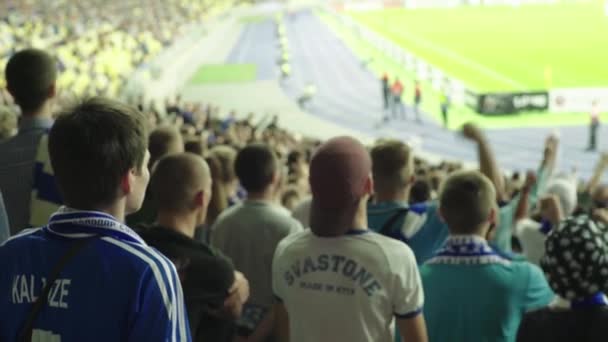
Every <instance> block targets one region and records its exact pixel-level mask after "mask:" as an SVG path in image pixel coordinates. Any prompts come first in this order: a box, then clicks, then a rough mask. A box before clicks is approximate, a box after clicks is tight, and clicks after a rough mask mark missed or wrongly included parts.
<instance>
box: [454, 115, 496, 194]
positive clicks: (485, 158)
mask: <svg viewBox="0 0 608 342" xmlns="http://www.w3.org/2000/svg"><path fill="white" fill-rule="evenodd" d="M462 133H463V135H464V136H465V138H467V139H469V140H471V141H473V142H474V143H476V144H477V153H478V155H479V171H480V172H481V173H483V174H484V175H485V176H486V177H488V178H489V179H490V180H491V181H492V184H494V187H495V188H496V200H497V201H498V202H502V201H505V200H506V199H507V196H506V191H505V180H504V177H503V175H502V173H501V171H500V168H499V167H498V162H497V161H496V158H495V157H494V152H493V151H492V148H491V146H490V144H489V143H488V141H487V139H486V137H485V135H484V134H483V132H482V131H481V129H480V128H479V127H477V126H476V125H474V124H472V123H467V124H465V125H464V127H463V129H462Z"/></svg>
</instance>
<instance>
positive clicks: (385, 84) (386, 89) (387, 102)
mask: <svg viewBox="0 0 608 342" xmlns="http://www.w3.org/2000/svg"><path fill="white" fill-rule="evenodd" d="M381 83H382V100H384V112H383V114H382V118H383V119H384V121H388V114H387V113H388V110H389V107H390V106H391V85H390V80H389V78H388V74H387V73H384V75H383V76H382V79H381Z"/></svg>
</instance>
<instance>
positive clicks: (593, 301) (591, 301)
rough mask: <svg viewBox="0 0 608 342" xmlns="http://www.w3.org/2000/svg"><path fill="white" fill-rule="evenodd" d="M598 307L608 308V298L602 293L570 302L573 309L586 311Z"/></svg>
mask: <svg viewBox="0 0 608 342" xmlns="http://www.w3.org/2000/svg"><path fill="white" fill-rule="evenodd" d="M598 306H608V298H606V295H605V294H603V293H602V292H598V293H596V294H594V295H593V296H591V297H587V298H585V299H580V300H573V301H572V302H570V307H571V308H572V309H585V308H591V307H598Z"/></svg>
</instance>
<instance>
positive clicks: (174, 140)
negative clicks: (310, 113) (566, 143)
mask: <svg viewBox="0 0 608 342" xmlns="http://www.w3.org/2000/svg"><path fill="white" fill-rule="evenodd" d="M100 6H101V5H100ZM0 25H1V24H0ZM31 30H34V32H37V31H36V30H38V29H35V25H34V26H33V28H31ZM0 32H2V30H0ZM125 32H128V31H125ZM47 50H48V51H53V50H52V49H48V48H47ZM14 52H15V51H10V52H8V53H7V56H8V57H10V58H9V59H8V61H7V63H6V67H5V84H6V91H5V92H4V93H3V99H4V102H5V104H6V105H7V107H6V108H3V109H2V111H1V112H0V133H1V134H2V137H1V139H2V140H1V141H0V161H1V164H0V243H1V245H0V317H2V319H0V341H17V340H19V341H47V340H54V341H57V340H61V341H84V340H86V341H123V340H124V341H190V340H195V341H392V340H393V339H395V340H397V341H398V340H403V341H406V342H410V341H439V342H443V341H467V342H468V341H475V342H476V341H603V340H604V337H603V336H604V335H605V333H604V332H603V331H602V328H603V323H604V322H605V321H606V320H607V319H608V316H607V312H608V310H607V308H608V300H607V299H606V296H605V294H604V293H605V291H607V290H608V230H607V228H606V226H605V224H607V223H608V210H607V208H608V187H606V186H605V185H602V184H601V177H602V175H603V173H604V171H605V170H606V168H607V167H608V156H602V157H601V158H600V160H599V162H598V165H597V168H596V172H595V174H594V176H593V178H592V179H590V180H589V181H587V182H580V181H579V179H577V176H576V174H575V173H562V172H560V171H559V170H558V169H557V168H556V155H557V151H558V149H559V140H558V139H557V138H556V137H555V136H548V137H547V139H546V142H545V148H544V151H543V153H542V155H539V167H538V169H537V170H534V171H528V172H525V173H512V174H510V175H509V176H506V173H505V172H504V170H501V169H500V167H499V165H498V163H497V161H496V158H495V156H494V154H493V151H492V147H491V146H490V144H489V143H488V140H487V139H486V136H485V133H484V131H483V130H481V129H480V128H478V127H476V126H475V125H473V124H467V125H465V126H464V127H463V130H462V134H463V136H464V137H466V138H467V139H469V140H470V141H471V142H473V143H474V145H475V146H476V149H477V151H478V157H479V160H478V162H479V163H478V167H475V168H473V169H471V168H467V167H465V166H464V165H463V163H461V162H458V161H453V162H452V161H444V162H440V163H438V164H437V163H430V162H428V161H427V160H425V159H423V158H421V157H420V156H417V155H415V153H414V152H413V150H412V149H411V148H410V147H409V146H408V145H407V144H405V143H403V142H401V141H398V140H392V139H381V140H378V141H376V142H374V143H373V144H372V145H371V146H364V145H363V144H362V143H361V142H359V141H358V140H357V139H356V138H354V137H336V138H333V139H330V140H328V141H318V140H316V139H309V138H306V137H302V136H299V135H297V134H294V133H291V132H288V131H286V130H284V129H282V128H281V127H280V116H274V117H266V118H262V119H260V118H259V117H256V116H255V115H252V114H246V115H239V114H244V113H234V112H228V113H226V112H223V111H222V109H221V108H218V107H216V106H214V105H213V104H200V103H194V102H189V101H186V100H183V99H182V98H181V97H179V96H177V97H175V98H170V99H167V100H166V101H164V103H163V105H162V106H160V107H162V108H159V106H158V104H150V103H144V101H143V100H142V99H133V100H132V102H131V103H128V104H127V103H123V102H120V101H117V100H115V99H112V97H99V96H94V97H90V98H88V99H85V100H80V101H77V102H73V101H68V100H66V99H65V98H64V97H63V96H62V95H61V82H62V81H61V76H60V75H62V74H60V73H59V71H58V66H57V65H58V63H57V59H56V57H53V56H51V55H50V54H49V53H48V52H45V51H43V50H37V49H25V50H20V51H19V52H17V53H14ZM60 67H61V66H60ZM68 68H70V67H68ZM32 70H33V71H36V72H32ZM91 79H93V80H94V79H95V76H92V78H91ZM83 93H86V91H84V92H83ZM101 93H103V92H101ZM15 107H18V108H19V111H18V113H19V117H17V115H16V113H17V112H15V111H14V108H15ZM30 227H34V228H31V229H30ZM9 235H10V237H9Z"/></svg>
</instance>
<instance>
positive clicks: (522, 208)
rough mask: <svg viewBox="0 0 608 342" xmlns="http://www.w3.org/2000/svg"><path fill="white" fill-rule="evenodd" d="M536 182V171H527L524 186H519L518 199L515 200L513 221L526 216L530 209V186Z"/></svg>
mask: <svg viewBox="0 0 608 342" xmlns="http://www.w3.org/2000/svg"><path fill="white" fill-rule="evenodd" d="M535 184H536V173H534V172H528V174H527V175H526V182H525V184H524V186H523V187H522V188H521V193H520V196H519V201H518V202H517V208H516V209H515V217H514V218H515V222H517V221H520V220H523V219H525V218H526V217H528V212H529V211H530V205H529V199H530V196H529V194H530V191H531V190H532V187H533V186H534V185H535Z"/></svg>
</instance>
